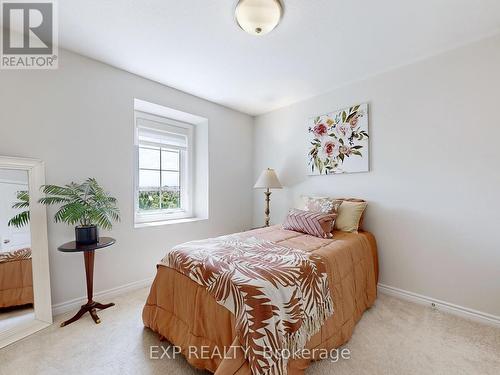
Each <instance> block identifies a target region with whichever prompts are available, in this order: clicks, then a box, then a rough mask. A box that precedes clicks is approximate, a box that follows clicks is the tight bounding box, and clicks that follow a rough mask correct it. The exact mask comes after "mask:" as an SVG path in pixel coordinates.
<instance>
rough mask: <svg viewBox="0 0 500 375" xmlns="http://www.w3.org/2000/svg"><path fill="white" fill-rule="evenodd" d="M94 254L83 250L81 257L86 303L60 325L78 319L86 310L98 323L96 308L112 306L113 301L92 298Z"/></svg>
mask: <svg viewBox="0 0 500 375" xmlns="http://www.w3.org/2000/svg"><path fill="white" fill-rule="evenodd" d="M94 255H95V251H94V250H90V251H84V252H83V257H84V260H85V275H86V279H87V299H88V301H87V303H86V304H85V305H83V306H82V307H81V308H80V310H79V311H78V312H77V313H76V315H75V316H74V317H72V318H71V319H68V320H66V321H65V322H62V323H61V327H64V326H67V325H68V324H71V323H73V322H75V321H77V320H78V319H80V318H81V317H82V316H83V314H85V313H86V312H89V313H90V316H91V317H92V319H93V320H94V322H95V323H96V324H99V323H100V322H101V319H99V317H98V316H97V309H99V310H104V309H107V308H108V307H111V306H114V305H115V304H114V303H107V304H104V305H103V304H102V303H99V302H95V301H94V300H93V295H94Z"/></svg>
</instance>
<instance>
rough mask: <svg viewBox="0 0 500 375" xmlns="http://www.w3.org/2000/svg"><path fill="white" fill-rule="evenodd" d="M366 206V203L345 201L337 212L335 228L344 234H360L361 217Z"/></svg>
mask: <svg viewBox="0 0 500 375" xmlns="http://www.w3.org/2000/svg"><path fill="white" fill-rule="evenodd" d="M366 206H367V203H366V202H352V201H343V202H342V204H341V205H340V206H339V209H338V211H337V219H336V220H335V226H334V228H335V229H337V230H341V231H343V232H354V233H358V229H359V223H360V220H361V216H363V212H364V211H365V208H366Z"/></svg>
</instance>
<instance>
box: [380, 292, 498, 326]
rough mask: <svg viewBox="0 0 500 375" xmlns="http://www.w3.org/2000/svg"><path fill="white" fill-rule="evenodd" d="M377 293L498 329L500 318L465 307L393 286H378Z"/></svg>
mask: <svg viewBox="0 0 500 375" xmlns="http://www.w3.org/2000/svg"><path fill="white" fill-rule="evenodd" d="M378 291H379V292H380V293H383V294H387V295H390V296H394V297H397V298H401V299H404V300H406V301H410V302H414V303H418V304H420V305H426V306H429V307H431V308H433V309H436V310H440V311H444V312H447V313H450V314H453V315H457V316H460V317H462V318H467V319H471V320H475V321H477V322H481V323H486V324H490V325H495V326H498V327H500V316H496V315H492V314H488V313H484V312H481V311H477V310H473V309H469V308H467V307H463V306H458V305H454V304H453V303H449V302H445V301H441V300H438V299H435V298H431V297H427V296H423V295H421V294H417V293H413V292H409V291H407V290H403V289H399V288H395V287H393V286H389V285H384V284H378Z"/></svg>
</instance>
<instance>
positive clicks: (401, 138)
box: [254, 37, 500, 316]
mask: <svg viewBox="0 0 500 375" xmlns="http://www.w3.org/2000/svg"><path fill="white" fill-rule="evenodd" d="M325 64H328V62H325ZM499 93H500V37H496V38H492V39H488V40H485V41H483V42H480V43H476V44H474V45H469V46H467V47H463V48H461V49H458V50H454V51H451V52H448V53H445V54H443V55H440V56H437V57H434V58H432V59H429V60H425V61H421V62H419V63H416V64H413V65H410V66H406V67H402V68H399V69H396V70H393V71H391V72H387V73H384V74H381V75H378V76H376V77H373V78H371V79H368V80H365V81H362V82H357V83H353V84H351V85H349V86H346V87H342V88H339V89H336V90H334V91H332V92H330V93H328V94H325V95H321V96H318V97H315V98H312V99H310V100H307V101H304V102H300V103H297V104H295V105H292V106H289V107H287V108H284V109H281V110H278V111H275V112H271V113H269V114H266V115H262V116H259V117H257V118H256V128H255V133H254V134H255V142H254V144H255V146H254V147H255V148H254V155H255V156H254V158H255V164H254V178H257V175H258V173H260V172H261V170H262V169H263V168H265V167H272V168H276V170H277V172H278V174H279V177H280V179H281V182H282V183H283V184H284V185H285V186H286V189H284V190H281V191H279V190H276V191H274V192H273V195H272V197H271V214H272V217H273V221H274V222H276V223H277V222H281V221H282V220H283V217H284V215H285V214H286V212H287V210H288V208H289V207H291V206H292V205H293V202H294V201H295V200H296V199H297V198H298V197H299V196H300V195H301V194H328V195H331V196H353V197H361V198H365V199H367V200H368V201H369V202H370V204H369V206H368V211H367V217H366V228H367V229H368V230H370V231H372V232H373V233H374V234H375V235H376V237H377V241H378V245H379V252H380V255H379V257H380V258H379V259H380V266H381V275H380V276H381V278H380V282H381V283H384V284H387V285H390V286H394V287H397V288H401V289H404V290H407V291H412V292H415V293H420V294H423V295H426V296H430V297H433V298H436V299H441V300H444V301H447V302H451V303H455V304H458V305H461V306H464V307H469V308H473V309H477V310H480V311H483V312H486V313H490V314H494V315H497V316H500V242H499V239H498V237H497V233H498V231H499V228H500V213H499V207H500V205H499V193H500V172H499V162H500V146H499V144H500V117H499V115H498V108H499V103H500V94H499ZM360 102H368V103H369V106H370V135H371V141H370V145H371V150H370V151H371V160H370V164H371V172H370V173H359V174H349V175H335V176H318V177H308V176H307V157H306V155H307V126H306V120H307V119H308V118H309V117H311V116H313V115H316V114H323V113H326V112H330V111H333V110H335V109H339V108H343V107H346V106H349V105H351V104H354V103H360ZM254 202H255V205H254V224H257V223H262V221H263V219H262V218H263V203H264V196H263V194H262V192H256V193H255V194H254Z"/></svg>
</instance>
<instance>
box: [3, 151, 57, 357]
mask: <svg viewBox="0 0 500 375" xmlns="http://www.w3.org/2000/svg"><path fill="white" fill-rule="evenodd" d="M43 184H44V168H43V163H42V162H40V161H37V160H32V159H20V158H9V157H0V347H3V346H5V345H8V344H10V343H12V342H14V341H16V340H19V339H21V338H22V337H25V336H27V335H29V334H31V333H34V332H36V331H38V330H40V329H42V328H45V327H47V326H48V325H50V324H51V323H52V306H51V301H50V283H49V268H48V248H47V223H46V213H45V208H44V207H43V206H42V205H40V204H39V203H38V199H39V198H40V186H41V185H43Z"/></svg>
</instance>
